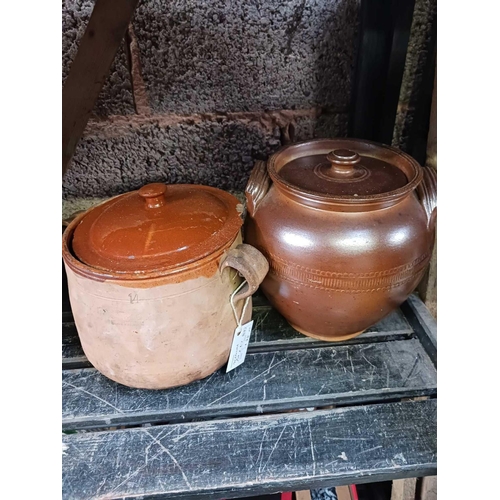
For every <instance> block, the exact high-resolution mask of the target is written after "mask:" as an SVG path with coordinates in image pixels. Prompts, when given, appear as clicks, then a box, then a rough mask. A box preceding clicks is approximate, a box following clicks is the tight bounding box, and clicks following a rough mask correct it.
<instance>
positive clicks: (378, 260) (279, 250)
mask: <svg viewBox="0 0 500 500" xmlns="http://www.w3.org/2000/svg"><path fill="white" fill-rule="evenodd" d="M416 191H418V194H419V196H420V199H419V198H418V197H417V194H416ZM246 196H247V201H248V212H249V215H248V217H247V222H246V229H245V238H246V241H248V243H250V244H252V245H254V246H255V247H256V248H258V249H259V250H260V251H261V252H262V253H263V254H264V255H265V256H266V257H267V259H268V260H269V264H270V272H269V274H268V275H267V277H266V278H265V280H264V282H263V283H262V285H261V289H262V290H263V292H264V294H265V295H266V296H267V297H268V299H269V300H270V302H271V303H272V304H273V305H274V307H275V308H276V309H278V311H280V313H281V314H282V315H283V316H284V317H285V318H286V319H287V320H288V322H289V323H290V324H291V325H292V326H293V327H294V328H295V329H296V330H298V331H299V332H302V333H303V334H305V335H308V336H310V337H314V338H319V339H323V340H329V341H335V340H343V339H347V338H350V337H354V336H356V335H358V334H360V333H361V332H363V331H364V330H365V329H366V328H368V327H369V326H371V325H373V324H374V323H376V322H377V321H379V320H380V319H382V318H383V317H384V316H386V315H387V314H389V313H390V312H391V311H392V310H394V309H395V308H396V307H398V306H399V305H400V304H401V303H402V302H403V301H404V300H405V299H406V298H407V297H408V295H409V294H410V293H411V292H412V291H413V290H414V289H415V287H416V286H417V284H418V283H419V281H420V279H421V278H422V275H423V273H424V272H425V269H426V266H427V263H428V262H429V259H430V257H431V252H432V248H433V245H434V234H435V233H434V230H435V223H436V177H435V171H433V170H431V169H422V167H420V165H419V164H418V163H417V162H416V161H415V160H414V159H413V158H411V157H410V156H408V155H407V154H405V153H403V152H401V151H399V150H396V149H394V148H391V147H389V146H384V145H382V144H376V143H372V142H368V141H362V140H355V139H319V140H314V141H309V142H303V143H297V144H293V145H289V146H286V147H284V148H282V149H281V150H280V151H278V152H277V153H276V154H274V155H273V156H271V157H270V159H269V160H268V162H267V165H266V164H265V163H264V162H257V164H256V165H255V168H254V170H253V171H252V174H251V176H250V179H249V181H248V185H247V189H246Z"/></svg>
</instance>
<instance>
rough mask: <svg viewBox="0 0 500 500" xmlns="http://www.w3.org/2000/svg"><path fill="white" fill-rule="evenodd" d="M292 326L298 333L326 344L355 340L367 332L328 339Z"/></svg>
mask: <svg viewBox="0 0 500 500" xmlns="http://www.w3.org/2000/svg"><path fill="white" fill-rule="evenodd" d="M290 326H291V327H292V328H293V329H295V330H297V331H298V332H300V333H302V335H305V336H306V337H311V338H313V339H318V340H324V341H326V342H341V341H343V340H349V339H353V338H354V337H357V336H358V335H361V334H362V333H363V332H364V331H365V330H361V331H359V332H356V333H349V334H348V335H342V336H340V337H327V336H325V335H316V334H315V333H309V332H306V331H304V330H302V329H301V328H299V327H298V326H296V325H294V324H293V323H290Z"/></svg>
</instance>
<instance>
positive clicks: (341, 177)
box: [269, 139, 421, 201]
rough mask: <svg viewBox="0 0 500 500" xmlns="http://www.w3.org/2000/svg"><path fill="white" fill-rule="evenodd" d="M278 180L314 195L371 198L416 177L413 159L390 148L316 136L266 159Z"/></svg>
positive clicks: (418, 173)
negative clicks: (314, 138) (317, 137)
mask: <svg viewBox="0 0 500 500" xmlns="http://www.w3.org/2000/svg"><path fill="white" fill-rule="evenodd" d="M269 173H270V175H271V177H273V179H274V180H275V181H276V182H278V183H279V184H282V185H285V186H287V187H288V188H291V189H292V190H295V191H299V192H301V193H306V194H307V193H308V194H311V195H314V196H317V197H319V198H325V197H326V198H340V199H342V198H343V199H353V200H354V199H357V200H359V201H361V200H363V199H367V198H368V199H373V198H376V197H378V195H384V194H386V193H394V192H399V191H400V190H401V189H402V188H404V187H405V186H407V185H408V184H409V183H410V182H411V183H412V184H413V183H414V182H416V181H417V178H418V181H419V180H420V176H421V172H420V167H419V165H418V164H417V162H416V161H415V160H414V159H413V158H411V157H410V156H408V155H406V154H405V153H403V152H402V151H399V150H397V149H395V148H392V147H390V146H385V145H383V144H378V143H374V142H370V141H365V140H359V139H318V140H313V141H307V142H301V143H297V144H293V145H290V146H287V147H285V148H283V149H282V150H280V151H279V152H278V153H276V154H274V155H273V156H272V157H271V158H270V161H269Z"/></svg>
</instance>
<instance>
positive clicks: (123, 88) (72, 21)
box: [62, 0, 135, 116]
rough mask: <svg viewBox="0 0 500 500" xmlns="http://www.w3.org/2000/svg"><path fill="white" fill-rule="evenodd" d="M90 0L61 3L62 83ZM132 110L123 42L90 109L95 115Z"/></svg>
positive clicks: (130, 85) (90, 9)
mask: <svg viewBox="0 0 500 500" xmlns="http://www.w3.org/2000/svg"><path fill="white" fill-rule="evenodd" d="M93 7H94V1H93V0H64V1H63V4H62V78H63V84H64V81H65V80H66V77H67V76H68V73H69V70H70V67H71V63H72V62H73V59H74V58H75V56H76V53H77V51H78V45H79V42H80V39H81V37H82V36H83V33H84V32H85V28H86V27H87V23H88V21H89V19H90V14H91V13H92V9H93ZM134 112H135V109H134V99H133V96H132V83H131V80H130V72H129V68H128V63H127V56H126V53H125V43H124V42H122V45H121V47H120V49H119V51H118V53H117V55H116V57H115V60H114V62H113V64H112V66H111V69H110V74H109V76H108V78H107V79H106V82H105V83H104V86H103V88H102V90H101V93H100V95H99V99H98V100H97V102H96V105H95V107H94V111H93V113H94V114H96V115H98V116H106V115H116V114H122V115H123V114H132V113H134Z"/></svg>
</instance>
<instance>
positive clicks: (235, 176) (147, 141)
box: [62, 0, 435, 212]
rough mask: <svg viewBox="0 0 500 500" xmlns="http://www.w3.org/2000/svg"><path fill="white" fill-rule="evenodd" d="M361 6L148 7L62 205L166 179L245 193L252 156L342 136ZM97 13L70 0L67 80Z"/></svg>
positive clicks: (306, 1)
mask: <svg viewBox="0 0 500 500" xmlns="http://www.w3.org/2000/svg"><path fill="white" fill-rule="evenodd" d="M433 1H434V2H435V0H417V3H419V2H420V3H419V5H420V4H422V3H425V2H427V3H428V2H431V3H432V2H433ZM359 7H360V0H251V1H249V0H232V1H227V0H143V1H142V2H141V3H140V5H139V6H138V8H137V10H136V13H135V16H134V20H133V22H132V23H131V26H130V27H129V30H128V32H127V35H126V37H125V39H124V42H123V44H122V47H121V48H120V50H119V52H118V54H117V57H116V58H115V61H114V63H113V66H112V68H111V71H110V75H109V77H108V79H107V82H106V83H105V85H104V87H103V89H102V92H101V94H100V96H99V99H98V102H97V103H96V106H95V109H94V111H93V116H92V118H91V120H90V121H89V123H88V126H87V128H86V130H85V133H84V137H83V138H82V140H81V141H80V143H79V145H78V147H77V150H76V152H75V155H74V157H73V160H72V162H71V165H70V169H69V170H68V172H67V173H66V176H65V178H64V179H63V193H62V194H63V200H64V202H65V203H66V204H71V203H73V205H72V206H75V202H78V200H89V199H90V200H100V199H102V198H105V197H108V196H112V195H115V194H119V193H123V192H126V191H129V190H131V189H137V188H139V187H140V186H142V185H143V184H146V183H148V182H158V181H161V182H167V183H169V182H175V183H181V182H186V183H202V184H207V185H211V186H216V187H219V188H222V189H226V190H229V191H241V190H243V189H244V187H245V185H246V181H247V179H248V175H249V173H250V171H251V169H252V167H253V164H254V162H255V160H257V159H265V158H266V157H267V156H268V155H269V154H271V153H272V152H274V151H275V150H276V149H278V148H279V147H280V146H281V145H282V144H283V142H284V140H285V139H286V137H287V136H288V134H289V133H290V132H291V131H293V132H294V134H295V138H296V139H297V140H303V139H309V138H313V137H335V136H345V135H346V134H347V120H348V111H349V106H350V98H351V93H350V89H351V84H352V77H353V71H354V64H355V56H356V54H355V47H356V40H357V30H358V14H359ZM92 8H93V0H63V12H62V14H63V82H64V79H65V77H66V75H67V74H68V71H69V68H70V65H71V62H72V60H73V58H74V56H75V54H76V51H77V49H78V43H79V40H80V38H81V36H82V35H83V33H84V31H85V27H86V24H87V22H88V19H89V17H90V14H91V11H92ZM421 10H422V11H423V17H424V18H425V16H428V14H427V11H426V7H425V5H424V6H423V7H422V9H421ZM425 19H427V18H425ZM425 19H424V21H423V24H425V23H426V21H425ZM424 31H425V30H424ZM419 50H420V51H421V50H422V49H421V47H420V46H418V44H417V45H416V51H417V54H416V55H415V56H414V57H413V60H414V61H416V68H417V71H418V66H419V64H420V63H419V54H418V51H419ZM414 66H415V64H414ZM407 73H408V75H407V77H406V78H407V79H408V78H410V79H411V78H412V77H413V75H414V73H415V70H413V73H412V71H407ZM407 114H408V113H406V115H407ZM406 115H405V116H403V117H401V113H400V116H399V120H400V122H401V123H402V125H401V129H402V130H403V129H404V122H405V120H407V119H408V117H407V116H406ZM85 203H87V202H85ZM66 212H67V211H66Z"/></svg>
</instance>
